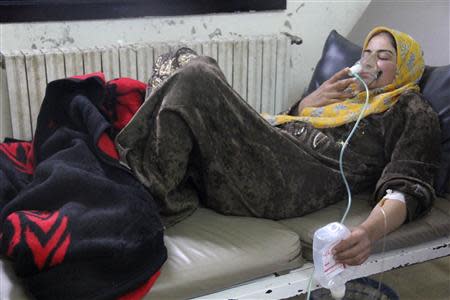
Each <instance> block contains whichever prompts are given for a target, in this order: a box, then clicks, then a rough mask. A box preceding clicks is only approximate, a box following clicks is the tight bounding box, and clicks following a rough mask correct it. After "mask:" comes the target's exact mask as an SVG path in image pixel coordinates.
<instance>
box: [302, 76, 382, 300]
mask: <svg viewBox="0 0 450 300" xmlns="http://www.w3.org/2000/svg"><path fill="white" fill-rule="evenodd" d="M351 76H354V77H355V78H356V79H358V80H359V81H361V83H362V84H363V86H364V89H365V90H366V101H365V103H364V106H363V108H362V109H361V112H360V113H359V116H358V119H357V120H356V122H355V125H354V126H353V129H352V130H351V131H350V134H349V135H348V137H347V139H346V140H345V142H344V144H343V145H342V148H341V152H340V154H339V171H340V173H341V176H342V179H343V181H344V184H345V188H346V189H347V195H348V199H347V209H346V210H345V213H344V215H343V217H342V219H341V222H340V223H341V224H343V223H344V221H345V219H346V218H347V214H348V212H349V211H350V207H351V205H352V192H351V190H350V186H349V184H348V182H347V178H346V177H345V174H344V168H343V157H344V151H345V148H346V147H347V144H348V142H349V141H350V139H351V138H352V136H353V134H354V133H355V131H356V128H358V125H359V122H360V121H361V119H362V118H363V114H364V112H365V111H366V109H367V106H368V104H369V88H368V87H367V84H366V83H365V82H364V80H363V79H362V78H361V77H360V76H359V75H358V73H356V72H351ZM383 212H384V211H383ZM313 275H314V267H313V271H312V273H311V276H310V278H309V282H308V294H307V296H306V299H307V300H309V299H310V297H311V285H312V280H313Z"/></svg>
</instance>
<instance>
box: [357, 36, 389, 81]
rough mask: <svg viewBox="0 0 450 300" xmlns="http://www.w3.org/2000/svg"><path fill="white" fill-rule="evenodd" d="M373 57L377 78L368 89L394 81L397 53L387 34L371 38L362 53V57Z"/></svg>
mask: <svg viewBox="0 0 450 300" xmlns="http://www.w3.org/2000/svg"><path fill="white" fill-rule="evenodd" d="M371 54H373V55H375V57H376V64H377V68H378V70H379V71H381V73H380V72H379V74H380V75H379V76H378V78H377V79H376V80H374V81H372V83H371V84H370V85H369V88H370V89H374V88H380V87H383V86H386V85H388V84H390V83H392V82H393V81H394V78H395V71H396V69H397V51H396V49H395V48H394V46H393V45H392V42H391V37H390V35H389V33H386V32H382V33H379V34H377V35H375V36H373V37H372V38H371V39H370V40H369V43H368V44H367V47H366V48H365V49H364V51H363V57H365V56H368V55H371Z"/></svg>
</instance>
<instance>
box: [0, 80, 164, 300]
mask: <svg viewBox="0 0 450 300" xmlns="http://www.w3.org/2000/svg"><path fill="white" fill-rule="evenodd" d="M145 87H146V86H145V84H143V83H139V82H137V81H132V80H129V79H123V80H120V79H119V80H115V81H113V82H109V83H106V84H105V82H104V80H103V75H102V74H95V76H87V77H84V78H83V77H82V78H72V79H63V80H57V81H54V82H51V83H49V85H48V87H47V91H46V95H45V99H44V102H43V104H42V107H41V111H40V114H39V117H38V121H37V129H36V132H35V135H34V140H33V141H32V142H23V141H13V140H8V141H6V142H5V143H3V144H0V253H1V254H2V255H4V256H5V258H6V259H10V260H12V261H13V263H14V270H15V272H16V274H17V275H18V276H19V277H20V278H21V279H22V280H23V283H24V284H25V286H26V287H27V288H28V289H29V291H30V292H31V294H32V296H33V297H35V298H36V299H59V300H60V299H113V298H118V297H120V296H124V295H125V297H126V299H136V298H140V297H142V296H143V293H142V288H143V289H144V290H145V291H148V289H149V288H150V287H151V284H153V282H154V280H155V279H156V278H157V276H158V274H159V272H158V271H159V269H160V267H161V265H162V264H163V263H164V261H165V260H166V257H167V254H166V249H165V246H164V243H163V226H162V224H161V222H160V219H159V216H158V210H157V207H156V205H155V203H154V201H153V198H152V196H151V195H150V194H149V193H148V192H147V191H146V190H145V189H144V188H143V187H142V185H141V184H140V183H139V182H138V181H137V180H136V179H135V178H134V177H133V175H132V174H131V173H130V172H129V171H128V170H127V169H126V168H124V167H123V166H121V165H120V163H119V162H118V160H117V152H116V150H115V147H114V143H113V142H112V138H113V137H114V134H115V132H117V130H116V129H115V128H114V127H113V125H112V124H114V125H116V127H119V128H117V129H120V126H121V124H123V123H126V122H127V121H128V120H125V119H127V118H129V117H130V114H124V113H122V112H123V111H124V109H123V107H124V105H125V106H126V102H128V103H130V106H131V107H135V106H136V105H133V103H134V104H136V102H139V105H140V104H141V103H142V101H143V95H144V93H145ZM119 103H120V106H119V105H118V104H119ZM125 111H126V110H125ZM124 118H125V119H124ZM140 287H141V289H138V288H140ZM135 290H137V291H138V292H136V293H134V292H133V291H135Z"/></svg>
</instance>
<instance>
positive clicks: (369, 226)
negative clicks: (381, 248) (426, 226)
mask: <svg viewBox="0 0 450 300" xmlns="http://www.w3.org/2000/svg"><path fill="white" fill-rule="evenodd" d="M382 210H383V211H384V214H385V215H386V224H385V218H384V214H383V211H382ZM406 214H407V211H406V204H405V203H403V202H401V201H398V200H391V199H383V200H381V201H380V202H379V203H378V204H377V205H376V206H375V207H374V208H373V210H372V212H371V213H370V215H369V216H368V217H367V219H366V220H365V221H364V222H363V223H362V224H361V225H360V226H361V227H362V228H364V229H365V230H366V231H367V233H368V234H369V238H370V240H371V241H372V243H373V242H375V241H377V240H379V239H381V238H382V237H383V236H384V235H387V234H388V233H390V232H392V231H394V230H395V229H397V228H398V227H400V225H402V224H403V223H404V222H405V219H406Z"/></svg>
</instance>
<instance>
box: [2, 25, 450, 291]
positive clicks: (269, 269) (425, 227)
mask: <svg viewBox="0 0 450 300" xmlns="http://www.w3.org/2000/svg"><path fill="white" fill-rule="evenodd" d="M186 45H187V46H190V47H192V48H193V49H194V50H196V51H197V52H198V53H200V54H203V55H209V56H212V57H214V58H216V59H217V60H218V63H219V65H220V66H221V68H222V70H224V73H225V75H226V77H227V78H228V80H229V81H230V83H231V84H232V85H233V87H234V88H235V89H236V90H237V91H238V92H239V93H240V94H241V95H243V98H244V99H246V100H247V101H248V102H249V103H250V104H251V105H252V106H253V107H255V108H256V109H257V110H259V111H267V112H269V113H274V112H276V111H281V110H282V109H285V108H287V106H288V104H289V103H288V100H287V99H288V96H287V88H288V85H289V80H291V78H295V76H294V75H295V74H290V73H289V70H290V69H289V61H290V58H291V57H290V56H291V51H290V49H291V47H298V45H295V44H293V43H291V39H290V38H288V37H285V36H271V37H256V38H253V37H249V38H242V39H239V40H222V41H219V40H217V41H208V42H195V43H194V42H193V43H187V44H186ZM176 46H179V44H176V45H175V44H158V45H156V44H152V45H148V44H138V45H137V44H134V45H121V46H120V47H103V48H101V47H99V48H95V47H94V48H89V49H65V48H61V49H56V50H55V49H53V50H45V49H41V50H34V51H29V52H27V51H9V52H5V53H2V55H1V60H2V64H1V65H2V75H3V76H2V91H1V92H2V99H3V102H2V103H0V105H2V108H4V109H2V111H3V112H4V113H5V112H6V114H5V115H2V122H4V124H6V125H5V126H4V128H6V131H5V132H6V133H9V134H11V135H12V136H14V137H16V138H25V139H26V138H31V137H32V129H33V124H34V123H33V122H35V120H34V118H35V116H36V114H37V111H38V107H39V104H40V102H39V101H40V100H39V99H42V97H43V93H44V90H45V85H46V83H47V82H48V81H51V80H53V79H57V78H62V77H65V76H72V75H77V74H80V73H89V72H93V71H98V70H101V71H103V72H104V73H105V74H106V75H107V76H108V77H110V78H114V77H119V76H121V77H125V76H127V77H133V78H136V79H139V80H142V81H146V80H147V79H148V78H149V76H150V74H149V70H151V64H152V63H153V61H154V59H155V58H156V57H157V56H158V55H159V54H161V53H163V52H164V51H166V50H169V49H171V48H173V47H176ZM359 51H360V48H358V47H357V46H355V45H353V44H352V43H350V42H349V41H348V40H346V39H345V38H344V37H342V36H340V35H339V34H338V33H337V32H335V31H333V32H331V33H330V35H329V37H328V39H327V41H326V43H325V46H324V50H323V54H322V58H321V61H319V63H318V65H317V67H316V71H315V73H314V75H313V79H312V81H311V84H310V86H309V89H312V88H314V87H315V85H317V84H319V83H320V80H321V79H320V77H321V76H322V77H326V76H327V74H324V72H323V70H324V65H325V64H329V63H330V61H331V62H333V64H335V65H334V66H333V68H334V69H335V70H337V69H339V68H340V67H343V66H348V65H351V64H352V63H353V62H354V61H355V60H356V59H355V57H357V56H358V55H359ZM328 69H329V68H328ZM321 72H322V73H321ZM328 72H330V70H328ZM43 74H44V75H43ZM42 78H44V81H42ZM273 78H277V80H271V79H273ZM322 79H323V78H322ZM266 80H267V81H266ZM24 84H25V85H27V89H26V90H27V91H28V93H27V94H20V93H19V91H20V90H21V87H23V85H24ZM420 84H421V87H422V91H424V94H425V92H426V96H428V98H429V99H430V101H431V102H432V105H433V107H434V108H435V109H436V110H437V111H438V112H439V115H440V119H441V125H442V127H443V128H444V129H446V130H448V128H447V127H446V126H449V125H448V124H447V123H446V122H449V120H450V117H449V114H450V109H449V105H450V66H444V67H437V68H436V67H427V71H426V73H425V75H424V78H423V79H422V81H421V83H420ZM29 87H33V88H29ZM432 95H438V97H437V98H438V99H437V103H433V101H434V97H431V96H432ZM5 99H6V100H5ZM8 99H9V100H8ZM13 99H14V100H13ZM274 99H275V100H274ZM439 101H440V102H439ZM26 114H28V115H30V116H31V119H30V120H29V122H28V121H25V119H24V118H23V116H24V115H26ZM444 131H445V130H443V149H444V150H445V151H450V149H449V143H450V139H449V137H448V136H446V135H445V133H444ZM445 155H447V156H445ZM448 155H449V153H448V152H446V154H445V153H444V159H443V164H445V165H443V167H442V168H443V172H445V170H447V172H448V168H449V165H448V158H449V157H448ZM441 171H442V170H441ZM446 181H447V182H446V183H444V185H446V186H447V193H442V195H441V196H440V197H438V198H437V201H436V202H435V203H434V204H433V207H432V209H431V211H430V212H429V213H428V214H427V215H425V216H424V217H422V218H420V219H418V220H416V221H414V222H411V223H408V224H405V225H403V226H402V227H401V228H400V229H398V230H396V231H395V232H393V233H391V234H389V235H388V236H387V237H386V238H385V240H380V241H379V242H378V243H377V244H376V245H375V246H374V250H373V254H372V255H371V256H370V257H369V259H368V260H367V261H366V262H365V263H364V264H362V265H361V266H358V267H353V268H352V274H353V275H352V276H353V278H359V277H364V276H369V275H372V274H377V273H380V272H384V271H387V270H392V269H396V268H401V267H406V266H409V265H412V264H416V263H422V262H425V261H428V260H432V259H436V258H439V257H444V256H448V255H450V194H449V193H448V191H449V190H450V186H449V185H450V182H449V180H448V177H447V179H446ZM441 186H442V184H441ZM368 197H370V195H369V194H361V195H355V196H354V201H353V205H352V207H351V210H350V213H349V215H348V217H347V220H346V222H345V225H346V226H348V227H351V226H354V225H357V224H359V223H360V222H361V221H362V220H364V219H365V218H366V217H367V216H368V214H369V212H370V211H371V208H370V207H369V205H368V204H367V203H368V201H367V200H368ZM345 207H346V203H345V202H339V203H337V204H334V205H331V206H329V207H326V208H324V209H322V210H320V211H317V212H314V213H311V214H308V215H306V216H303V217H299V218H293V219H288V220H282V221H272V220H266V219H257V218H250V217H234V216H224V215H221V214H218V213H216V212H214V211H212V210H209V209H206V208H199V209H197V210H196V211H195V213H194V214H193V215H191V216H190V217H188V218H187V219H185V220H184V221H182V222H180V223H178V224H176V225H175V226H173V227H171V228H169V229H167V230H166V233H165V244H166V247H167V249H168V260H167V262H166V263H165V264H164V266H163V268H162V270H161V276H160V278H159V279H158V280H157V282H156V284H155V285H154V286H153V288H152V289H151V291H150V293H149V294H148V295H147V296H146V297H145V299H187V298H196V299H283V298H288V297H292V296H295V295H298V294H304V293H306V292H307V289H308V282H309V279H310V277H311V274H312V272H313V264H312V250H311V248H312V237H313V234H314V231H315V230H316V229H318V228H319V227H322V226H323V225H325V224H328V223H330V222H333V221H338V220H340V219H341V217H342V214H343V212H344V210H345ZM318 287H319V286H318V285H317V283H316V282H313V284H312V289H316V288H318ZM30 298H31V297H30V295H28V294H27V292H26V291H25V290H24V289H23V287H22V285H21V283H20V281H19V280H18V278H17V277H16V276H15V275H14V272H13V269H12V264H11V263H10V262H9V261H7V260H6V259H0V299H2V300H3V299H5V300H6V299H14V300H16V299H30Z"/></svg>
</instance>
